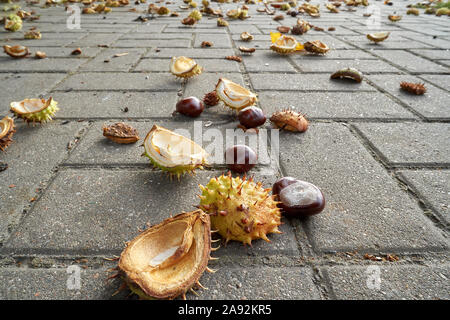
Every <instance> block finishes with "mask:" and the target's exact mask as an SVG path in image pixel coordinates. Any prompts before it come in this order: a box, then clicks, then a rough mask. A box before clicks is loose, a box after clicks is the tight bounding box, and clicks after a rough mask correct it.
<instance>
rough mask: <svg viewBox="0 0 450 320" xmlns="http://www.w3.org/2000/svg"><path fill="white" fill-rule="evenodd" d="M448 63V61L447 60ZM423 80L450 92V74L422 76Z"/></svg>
mask: <svg viewBox="0 0 450 320" xmlns="http://www.w3.org/2000/svg"><path fill="white" fill-rule="evenodd" d="M446 61H447V60H446ZM421 77H422V78H424V79H426V80H428V81H430V82H431V83H433V84H435V85H436V86H439V87H441V88H444V89H446V90H448V91H450V75H448V74H426V75H421Z"/></svg>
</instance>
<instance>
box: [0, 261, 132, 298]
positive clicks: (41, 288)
mask: <svg viewBox="0 0 450 320" xmlns="http://www.w3.org/2000/svg"><path fill="white" fill-rule="evenodd" d="M68 272H69V273H68ZM72 275H73V271H71V270H69V271H68V269H66V268H50V269H24V268H2V269H1V270H0V299H2V300H17V299H26V300H108V299H113V298H115V299H117V298H118V297H121V298H124V296H123V294H122V295H119V296H115V297H113V296H112V295H113V293H114V292H115V291H116V290H117V289H118V288H119V286H120V281H118V280H114V281H109V282H107V281H106V278H107V277H108V275H109V274H108V273H107V270H106V268H104V269H94V270H84V269H82V268H80V289H79V290H77V289H76V288H74V289H69V288H68V286H67V283H68V282H69V283H72V282H70V281H71V278H70V277H71V276H72Z"/></svg>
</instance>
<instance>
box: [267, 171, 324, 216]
mask: <svg viewBox="0 0 450 320" xmlns="http://www.w3.org/2000/svg"><path fill="white" fill-rule="evenodd" d="M272 193H273V195H275V199H276V200H277V201H280V203H279V204H278V206H279V207H280V208H281V209H282V210H283V212H284V214H285V215H286V216H290V217H307V216H312V215H315V214H318V213H320V212H321V211H322V210H323V209H324V208H325V197H324V196H323V193H322V191H320V189H319V188H318V187H316V186H315V185H313V184H312V183H309V182H306V181H302V180H298V179H295V178H292V177H283V178H280V179H278V180H277V181H276V182H275V183H274V185H273V187H272Z"/></svg>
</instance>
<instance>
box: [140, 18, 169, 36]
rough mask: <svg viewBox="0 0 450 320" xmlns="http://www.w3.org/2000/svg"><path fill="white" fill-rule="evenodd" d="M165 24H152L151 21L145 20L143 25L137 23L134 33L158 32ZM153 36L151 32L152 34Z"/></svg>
mask: <svg viewBox="0 0 450 320" xmlns="http://www.w3.org/2000/svg"><path fill="white" fill-rule="evenodd" d="M165 26H166V24H154V23H153V22H152V21H150V22H146V23H145V24H143V25H138V26H137V28H136V33H155V34H158V33H160V32H161V31H162V30H163V29H164V27H165ZM152 36H153V34H152Z"/></svg>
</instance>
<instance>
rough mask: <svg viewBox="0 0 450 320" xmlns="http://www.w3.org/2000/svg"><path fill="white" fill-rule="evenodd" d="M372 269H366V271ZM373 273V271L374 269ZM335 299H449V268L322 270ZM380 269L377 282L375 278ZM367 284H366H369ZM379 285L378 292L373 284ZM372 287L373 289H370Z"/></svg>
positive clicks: (332, 268)
mask: <svg viewBox="0 0 450 320" xmlns="http://www.w3.org/2000/svg"><path fill="white" fill-rule="evenodd" d="M369 267H370V268H372V269H368V268H369ZM377 267H379V269H376V270H375V271H374V269H373V268H377ZM324 270H325V272H326V273H327V274H328V277H329V279H330V282H331V286H332V289H333V292H334V295H335V296H336V298H337V299H345V300H347V299H351V300H354V299H364V300H366V299H369V300H380V299H381V300H399V299H400V300H403V299H406V300H448V299H449V291H450V286H449V282H448V278H449V277H450V267H449V266H448V265H447V264H444V265H437V266H430V267H428V266H407V265H397V266H381V265H380V266H378V265H376V266H375V265H372V266H368V267H362V266H357V267H328V268H324ZM378 270H379V276H380V282H378V280H372V279H375V278H374V277H376V275H377V272H378ZM368 283H369V285H368ZM378 283H379V289H378V288H377V286H376V284H378ZM371 288H373V289H371Z"/></svg>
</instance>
